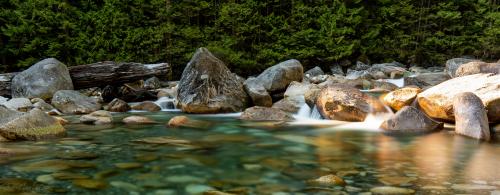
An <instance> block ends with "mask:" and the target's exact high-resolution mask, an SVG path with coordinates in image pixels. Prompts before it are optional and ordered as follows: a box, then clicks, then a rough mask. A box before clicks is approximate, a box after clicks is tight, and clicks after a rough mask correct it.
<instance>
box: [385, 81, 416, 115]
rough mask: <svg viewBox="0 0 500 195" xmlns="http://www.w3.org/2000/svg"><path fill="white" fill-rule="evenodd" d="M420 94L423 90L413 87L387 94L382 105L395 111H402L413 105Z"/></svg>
mask: <svg viewBox="0 0 500 195" xmlns="http://www.w3.org/2000/svg"><path fill="white" fill-rule="evenodd" d="M420 92H422V89H420V88H418V87H412V86H408V87H403V88H400V89H396V90H394V91H391V92H389V93H388V94H386V95H385V96H384V97H383V98H382V103H384V104H385V105H388V106H389V107H391V108H392V109H394V110H400V109H401V108H403V107H404V106H409V105H411V103H413V101H414V100H415V98H416V97H417V95H418V94H419V93H420Z"/></svg>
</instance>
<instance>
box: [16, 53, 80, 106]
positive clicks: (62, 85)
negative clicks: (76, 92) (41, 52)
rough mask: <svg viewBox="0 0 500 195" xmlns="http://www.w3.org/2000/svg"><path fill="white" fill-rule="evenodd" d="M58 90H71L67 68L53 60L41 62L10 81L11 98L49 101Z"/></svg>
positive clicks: (71, 85)
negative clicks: (36, 98)
mask: <svg viewBox="0 0 500 195" xmlns="http://www.w3.org/2000/svg"><path fill="white" fill-rule="evenodd" d="M59 90H73V82H72V81H71V77H70V75H69V71H68V68H67V67H66V65H64V64H63V63H61V62H59V61H58V60H56V59H55V58H48V59H45V60H42V61H40V62H38V63H36V64H34V65H33V66H31V67H30V68H28V69H27V70H25V71H23V72H21V73H19V74H18V75H16V76H15V77H14V78H13V79H12V97H26V98H35V97H39V98H42V99H45V100H46V99H50V98H52V95H53V94H54V93H55V92H57V91H59Z"/></svg>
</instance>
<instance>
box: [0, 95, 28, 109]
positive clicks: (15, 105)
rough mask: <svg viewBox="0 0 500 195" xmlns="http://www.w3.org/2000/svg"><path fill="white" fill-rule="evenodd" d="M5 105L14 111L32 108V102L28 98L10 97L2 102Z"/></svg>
mask: <svg viewBox="0 0 500 195" xmlns="http://www.w3.org/2000/svg"><path fill="white" fill-rule="evenodd" d="M3 105H4V106H5V107H7V108H8V109H11V110H15V111H21V112H28V111H29V110H31V108H33V104H32V103H31V101H30V100H29V99H28V98H12V99H10V100H9V101H7V102H5V103H3Z"/></svg>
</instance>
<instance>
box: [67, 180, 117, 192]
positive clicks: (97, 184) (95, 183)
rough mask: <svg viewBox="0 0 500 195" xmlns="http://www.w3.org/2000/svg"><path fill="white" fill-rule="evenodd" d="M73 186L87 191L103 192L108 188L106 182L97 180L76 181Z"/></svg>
mask: <svg viewBox="0 0 500 195" xmlns="http://www.w3.org/2000/svg"><path fill="white" fill-rule="evenodd" d="M73 185H75V186H77V187H81V188H86V189H93V190H101V189H105V188H107V187H108V184H107V183H106V182H105V181H101V180H95V179H75V180H73Z"/></svg>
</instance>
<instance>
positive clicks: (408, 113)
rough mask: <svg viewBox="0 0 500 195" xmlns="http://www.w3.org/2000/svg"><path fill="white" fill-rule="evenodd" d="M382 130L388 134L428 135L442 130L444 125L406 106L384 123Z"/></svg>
mask: <svg viewBox="0 0 500 195" xmlns="http://www.w3.org/2000/svg"><path fill="white" fill-rule="evenodd" d="M380 128H382V129H384V130H386V132H388V133H406V132H407V133H427V132H432V131H435V130H438V129H442V128H443V123H439V122H436V121H434V120H432V119H431V118H429V117H427V116H426V115H425V114H424V113H423V112H421V111H420V110H418V109H416V108H414V107H411V106H405V107H403V108H401V110H399V111H398V112H396V114H395V115H393V116H392V117H391V118H390V119H388V120H386V121H384V123H382V125H381V126H380Z"/></svg>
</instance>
